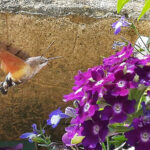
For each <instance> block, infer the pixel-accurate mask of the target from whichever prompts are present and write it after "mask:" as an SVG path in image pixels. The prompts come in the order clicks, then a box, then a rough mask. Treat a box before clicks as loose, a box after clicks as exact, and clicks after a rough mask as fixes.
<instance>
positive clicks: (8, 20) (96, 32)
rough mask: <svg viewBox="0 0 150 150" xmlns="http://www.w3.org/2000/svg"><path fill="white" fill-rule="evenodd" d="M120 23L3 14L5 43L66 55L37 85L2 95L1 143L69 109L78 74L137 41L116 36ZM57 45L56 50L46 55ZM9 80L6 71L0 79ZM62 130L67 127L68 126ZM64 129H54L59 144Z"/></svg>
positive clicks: (145, 25)
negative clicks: (121, 42) (120, 44)
mask: <svg viewBox="0 0 150 150" xmlns="http://www.w3.org/2000/svg"><path fill="white" fill-rule="evenodd" d="M1 2H3V3H4V1H1ZM1 6H2V4H1ZM3 6H6V5H3ZM14 6H15V5H14ZM3 8H4V7H3ZM19 8H20V7H19ZM3 11H4V9H3ZM116 19H117V18H113V17H111V18H103V19H98V18H93V17H88V16H86V17H85V16H81V15H67V16H61V17H58V16H57V17H52V16H43V15H27V14H26V15H25V14H24V15H22V14H11V13H7V12H3V13H1V14H0V42H4V43H6V44H8V45H9V44H11V46H13V47H16V48H19V49H22V50H23V51H25V52H26V53H27V54H28V55H30V56H37V55H44V56H47V57H50V56H63V57H62V58H61V59H57V60H53V61H52V62H50V63H49V65H48V66H46V67H45V68H44V69H43V70H42V71H41V72H40V73H39V74H37V75H36V76H35V77H34V78H33V79H32V80H30V81H28V82H27V83H24V84H22V85H19V86H17V87H15V88H11V89H9V92H8V95H5V96H3V95H1V94H0V140H15V139H19V138H18V137H19V136H20V135H21V134H22V133H24V132H27V131H30V130H31V125H32V123H38V124H40V123H42V122H43V120H46V119H47V118H48V114H49V113H50V112H51V111H53V110H55V109H57V108H58V107H62V109H63V108H64V107H65V106H67V105H69V104H65V103H64V102H63V101H62V98H63V95H64V94H67V93H69V92H71V87H72V85H73V82H74V80H73V77H74V75H76V74H77V71H78V70H82V71H85V70H87V69H88V68H89V67H92V66H96V65H99V64H100V63H101V62H102V59H103V57H107V56H109V55H110V54H112V53H113V50H112V49H111V47H112V43H113V41H115V40H118V39H119V38H120V36H124V37H125V38H127V39H128V40H131V41H132V42H134V41H135V39H136V36H135V35H134V32H133V31H132V30H130V29H127V28H126V29H125V28H124V29H123V30H122V34H120V35H118V36H114V35H113V30H112V28H111V24H112V23H113V22H114V21H115V20H116ZM149 25H150V22H149V21H143V22H139V23H138V27H139V28H140V32H141V33H142V34H144V35H145V36H149V33H150V27H149ZM53 41H54V44H53V45H52V47H51V48H50V49H49V50H46V49H47V47H48V46H49V44H50V43H51V42H53ZM4 77H5V76H4V74H3V73H2V72H0V80H3V79H4ZM60 126H62V127H64V126H65V124H64V122H62V123H61V125H60ZM60 126H59V127H58V128H57V129H56V130H57V132H56V130H51V134H52V137H53V138H55V139H57V138H58V139H60V137H61V136H60V135H61V134H62V133H63V132H64V128H60ZM58 129H59V131H58ZM58 133H60V134H58Z"/></svg>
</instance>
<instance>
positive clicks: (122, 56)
mask: <svg viewBox="0 0 150 150" xmlns="http://www.w3.org/2000/svg"><path fill="white" fill-rule="evenodd" d="M133 49H134V48H133V47H132V45H131V44H129V45H127V46H124V47H123V49H122V50H121V51H120V52H117V53H116V54H115V55H112V56H110V57H108V58H104V60H103V64H104V68H111V67H112V66H113V65H116V64H120V63H123V62H124V61H125V60H127V59H128V58H129V57H131V56H132V54H133Z"/></svg>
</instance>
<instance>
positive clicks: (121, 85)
mask: <svg viewBox="0 0 150 150" xmlns="http://www.w3.org/2000/svg"><path fill="white" fill-rule="evenodd" d="M125 83H126V82H125V81H123V80H122V81H119V82H118V83H117V85H118V87H121V88H122V87H124V86H125Z"/></svg>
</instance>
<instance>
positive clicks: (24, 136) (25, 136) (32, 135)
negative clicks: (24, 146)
mask: <svg viewBox="0 0 150 150" xmlns="http://www.w3.org/2000/svg"><path fill="white" fill-rule="evenodd" d="M32 128H33V132H27V133H23V134H22V135H21V136H20V138H21V139H28V140H29V142H30V143H33V140H32V139H33V138H35V137H37V136H38V135H40V131H39V130H37V125H36V124H35V123H34V124H32ZM42 132H43V133H45V131H44V130H42Z"/></svg>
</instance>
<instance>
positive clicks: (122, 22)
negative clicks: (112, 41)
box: [112, 16, 131, 34]
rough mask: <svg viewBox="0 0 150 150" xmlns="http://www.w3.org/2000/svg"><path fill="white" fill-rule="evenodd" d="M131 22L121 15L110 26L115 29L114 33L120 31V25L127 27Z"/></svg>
mask: <svg viewBox="0 0 150 150" xmlns="http://www.w3.org/2000/svg"><path fill="white" fill-rule="evenodd" d="M130 25H131V23H129V22H127V21H126V20H125V17H124V16H123V17H121V18H120V20H119V21H116V22H115V23H113V24H112V28H114V29H115V32H114V34H118V33H119V32H120V31H121V27H129V26H130Z"/></svg>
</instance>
